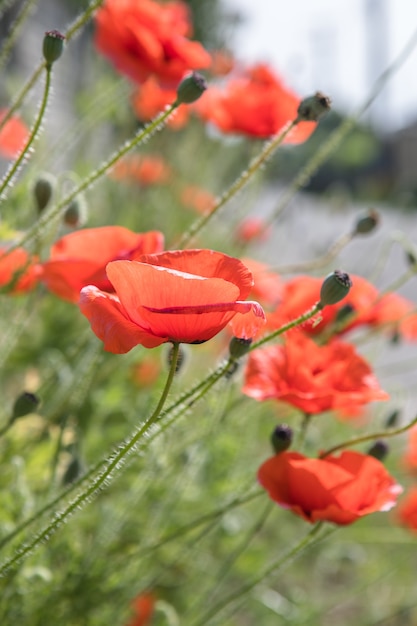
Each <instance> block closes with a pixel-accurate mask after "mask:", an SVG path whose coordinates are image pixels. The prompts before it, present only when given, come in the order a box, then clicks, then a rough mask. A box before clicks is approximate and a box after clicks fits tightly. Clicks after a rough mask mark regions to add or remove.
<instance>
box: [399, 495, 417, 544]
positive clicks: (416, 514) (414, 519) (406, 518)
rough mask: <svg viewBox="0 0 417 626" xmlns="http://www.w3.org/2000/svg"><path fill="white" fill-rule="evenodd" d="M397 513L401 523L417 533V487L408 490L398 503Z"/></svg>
mask: <svg viewBox="0 0 417 626" xmlns="http://www.w3.org/2000/svg"><path fill="white" fill-rule="evenodd" d="M396 514H397V515H396V517H397V519H398V521H399V522H400V524H402V525H403V526H406V527H407V528H408V529H409V530H412V531H413V532H415V533H416V532H417V487H413V488H412V489H410V490H409V491H407V493H406V494H405V496H404V498H403V499H402V500H401V501H400V503H399V505H398V508H397V510H396Z"/></svg>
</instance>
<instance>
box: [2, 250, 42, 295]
mask: <svg viewBox="0 0 417 626" xmlns="http://www.w3.org/2000/svg"><path fill="white" fill-rule="evenodd" d="M6 252H7V248H2V247H0V288H1V290H2V291H3V293H11V294H18V293H25V292H27V291H30V290H31V289H33V288H34V287H35V285H36V284H37V283H38V281H39V278H40V276H41V274H42V266H41V265H40V264H39V262H38V257H32V256H30V255H29V254H28V253H27V252H26V250H24V249H23V248H17V249H16V250H13V252H10V254H5V253H6ZM3 255H5V256H3Z"/></svg>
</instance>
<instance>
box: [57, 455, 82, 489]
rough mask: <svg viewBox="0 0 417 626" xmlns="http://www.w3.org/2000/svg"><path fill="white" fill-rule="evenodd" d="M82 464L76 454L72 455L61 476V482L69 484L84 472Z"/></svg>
mask: <svg viewBox="0 0 417 626" xmlns="http://www.w3.org/2000/svg"><path fill="white" fill-rule="evenodd" d="M84 470H85V468H84V464H83V463H82V462H81V460H80V459H79V457H78V456H73V457H72V459H71V461H70V462H69V463H68V465H67V468H66V470H65V472H64V475H63V476H62V484H63V485H70V484H71V483H73V482H74V481H75V480H77V478H79V477H80V476H82V474H83V473H84Z"/></svg>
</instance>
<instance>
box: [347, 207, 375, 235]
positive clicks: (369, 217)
mask: <svg viewBox="0 0 417 626" xmlns="http://www.w3.org/2000/svg"><path fill="white" fill-rule="evenodd" d="M378 224H379V214H378V213H377V211H375V209H370V210H369V211H368V213H366V214H365V215H363V216H362V217H360V218H359V219H358V221H357V222H356V224H355V228H354V230H353V234H354V235H367V234H368V233H371V232H372V231H373V230H375V228H376V227H377V226H378Z"/></svg>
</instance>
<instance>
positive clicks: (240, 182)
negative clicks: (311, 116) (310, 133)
mask: <svg viewBox="0 0 417 626" xmlns="http://www.w3.org/2000/svg"><path fill="white" fill-rule="evenodd" d="M298 122H299V119H298V117H297V118H296V119H295V120H293V121H292V122H289V123H288V124H286V126H284V128H283V129H282V130H281V131H280V132H279V133H277V134H276V135H275V136H274V137H273V138H272V139H270V140H268V141H266V142H265V143H264V145H263V148H262V150H261V151H260V153H259V154H258V155H257V156H256V157H255V158H254V159H252V161H251V162H250V164H249V167H248V168H247V169H246V170H245V171H244V172H243V173H242V174H241V175H240V176H239V178H237V179H236V180H235V181H234V183H233V184H232V185H231V186H230V187H229V189H227V190H226V191H225V192H224V193H223V194H222V195H221V196H220V197H219V198H218V199H217V201H216V203H215V204H214V206H213V207H212V208H211V209H210V210H209V211H208V212H207V213H206V215H203V217H201V218H200V219H198V220H196V221H195V222H194V224H192V225H191V226H190V228H189V229H188V231H186V232H185V233H184V234H183V235H182V237H181V238H180V239H179V241H178V243H176V244H174V246H173V247H174V248H178V249H179V248H186V247H187V246H188V245H189V243H190V242H191V241H192V240H193V239H194V237H195V236H196V235H197V234H198V233H199V232H200V231H201V230H202V229H203V228H204V227H205V226H206V225H207V223H208V222H209V221H210V220H211V219H212V218H213V217H214V216H215V215H216V214H217V213H218V212H219V211H220V209H221V208H222V207H224V205H225V204H227V203H228V202H229V200H231V199H232V198H233V197H234V196H235V195H236V194H237V193H238V192H239V191H241V190H242V189H243V187H244V186H245V185H246V184H247V183H248V182H249V181H250V179H251V178H252V176H253V175H254V174H255V173H256V172H257V171H258V170H259V168H260V167H261V166H262V165H263V164H264V163H266V161H267V160H268V159H269V158H270V157H271V156H272V155H273V154H274V152H275V151H276V150H277V149H278V147H279V146H280V145H281V144H282V142H283V141H284V139H285V137H286V136H287V135H288V133H290V132H291V130H292V129H293V128H294V127H295V126H296V125H297V124H298Z"/></svg>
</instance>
